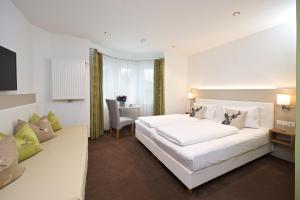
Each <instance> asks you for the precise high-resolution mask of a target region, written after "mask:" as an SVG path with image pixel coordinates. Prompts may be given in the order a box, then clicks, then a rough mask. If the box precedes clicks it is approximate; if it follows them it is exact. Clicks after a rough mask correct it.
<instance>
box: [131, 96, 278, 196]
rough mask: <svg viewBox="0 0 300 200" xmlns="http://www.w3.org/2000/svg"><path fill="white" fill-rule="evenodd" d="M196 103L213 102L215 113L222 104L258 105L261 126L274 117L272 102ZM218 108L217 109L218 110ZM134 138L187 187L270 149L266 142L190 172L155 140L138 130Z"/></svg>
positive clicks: (235, 166)
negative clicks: (215, 107) (215, 108)
mask: <svg viewBox="0 0 300 200" xmlns="http://www.w3.org/2000/svg"><path fill="white" fill-rule="evenodd" d="M196 102H197V103H200V104H203V105H204V104H205V105H208V104H215V105H217V107H218V108H217V115H218V114H222V113H221V110H220V109H222V110H223V106H235V107H246V106H259V107H260V108H261V111H262V112H261V113H260V115H261V124H260V125H261V126H263V127H267V128H272V127H273V118H274V105H273V103H261V102H241V101H223V100H210V99H197V100H196ZM218 109H219V110H218ZM136 138H137V139H138V140H139V141H140V142H141V143H143V144H144V145H145V146H146V147H147V148H148V149H149V150H150V151H151V152H152V153H153V154H154V155H155V156H156V157H157V158H158V159H159V160H160V161H161V162H162V163H163V164H164V165H165V166H166V167H167V168H168V169H169V170H170V171H171V172H172V173H173V174H174V175H175V176H176V177H177V178H178V179H179V180H181V182H182V183H183V184H184V185H185V186H186V187H187V188H188V189H189V190H192V189H193V188H195V187H197V186H199V185H201V184H203V183H206V182H207V181H210V180H212V179H214V178H216V177H218V176H220V175H222V174H225V173H227V172H229V171H231V170H233V169H235V168H238V167H240V166H242V165H244V164H246V163H248V162H250V161H253V160H255V159H257V158H259V157H261V156H263V155H265V154H268V153H270V152H271V151H272V145H271V144H270V143H269V144H266V145H264V146H261V147H259V148H257V149H253V150H251V151H248V152H246V153H244V154H240V155H238V156H235V157H233V158H230V159H228V160H225V161H223V162H220V163H218V164H215V165H212V166H210V167H207V168H204V169H202V170H199V171H196V172H192V171H190V170H189V169H187V168H186V167H184V166H183V165H182V164H180V163H179V162H178V161H177V160H175V159H174V158H173V157H172V156H170V155H169V154H168V153H166V152H165V151H164V150H162V149H161V148H160V147H159V146H158V145H157V144H156V143H155V142H153V141H152V140H151V139H149V138H148V137H147V136H145V135H144V134H143V133H142V132H140V131H139V130H136Z"/></svg>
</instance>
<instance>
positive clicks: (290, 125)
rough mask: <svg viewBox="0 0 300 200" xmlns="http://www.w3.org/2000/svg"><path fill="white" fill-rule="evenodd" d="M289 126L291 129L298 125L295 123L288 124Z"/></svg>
mask: <svg viewBox="0 0 300 200" xmlns="http://www.w3.org/2000/svg"><path fill="white" fill-rule="evenodd" d="M287 126H288V127H291V128H295V126H296V124H295V122H287Z"/></svg>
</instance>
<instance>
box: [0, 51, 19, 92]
mask: <svg viewBox="0 0 300 200" xmlns="http://www.w3.org/2000/svg"><path fill="white" fill-rule="evenodd" d="M0 90H17V55H16V53H15V52H13V51H11V50H9V49H6V48H4V47H1V46H0Z"/></svg>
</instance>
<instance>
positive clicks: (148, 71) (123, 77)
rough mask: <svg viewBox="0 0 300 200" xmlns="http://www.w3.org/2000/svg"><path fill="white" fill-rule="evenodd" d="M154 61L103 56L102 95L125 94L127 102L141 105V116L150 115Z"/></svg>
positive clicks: (107, 96) (115, 95) (107, 97)
mask: <svg viewBox="0 0 300 200" xmlns="http://www.w3.org/2000/svg"><path fill="white" fill-rule="evenodd" d="M153 66H154V61H128V60H122V59H116V58H112V57H109V56H103V97H104V99H115V98H116V97H117V96H119V95H126V96H127V102H126V103H128V104H136V105H139V106H140V107H141V110H140V114H141V115H142V116H146V115H152V110H153Z"/></svg>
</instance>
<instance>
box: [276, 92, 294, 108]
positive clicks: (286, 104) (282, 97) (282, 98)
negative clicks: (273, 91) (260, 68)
mask: <svg viewBox="0 0 300 200" xmlns="http://www.w3.org/2000/svg"><path fill="white" fill-rule="evenodd" d="M277 105H281V109H282V110H283V111H289V110H290V109H291V106H290V105H291V95H289V94H277Z"/></svg>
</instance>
